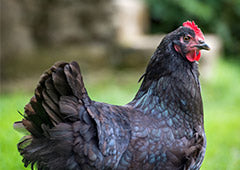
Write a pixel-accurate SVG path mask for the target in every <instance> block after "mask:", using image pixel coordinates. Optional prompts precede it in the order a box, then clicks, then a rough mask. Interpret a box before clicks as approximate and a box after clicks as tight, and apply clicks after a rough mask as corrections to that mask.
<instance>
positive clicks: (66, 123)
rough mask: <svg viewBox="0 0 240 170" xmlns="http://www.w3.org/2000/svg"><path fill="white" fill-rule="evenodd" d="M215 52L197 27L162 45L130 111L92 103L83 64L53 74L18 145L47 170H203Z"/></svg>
mask: <svg viewBox="0 0 240 170" xmlns="http://www.w3.org/2000/svg"><path fill="white" fill-rule="evenodd" d="M201 49H205V50H209V47H208V45H207V44H205V43H204V36H203V34H202V32H201V30H200V29H199V28H198V27H197V25H195V23H194V22H190V21H187V22H185V23H183V26H180V27H179V28H178V29H176V30H175V31H173V32H171V33H169V34H168V35H166V36H165V38H164V39H163V40H162V42H161V43H160V45H159V46H158V47H157V49H156V51H155V52H154V54H153V56H152V57H151V60H150V62H149V64H148V66H147V69H146V72H145V74H144V75H143V76H142V77H141V79H140V80H143V81H142V84H141V87H140V89H139V91H138V92H137V94H136V96H135V98H134V99H133V101H131V102H130V103H128V104H126V105H125V106H115V105H110V104H106V103H99V102H96V101H92V100H91V99H90V98H89V96H88V94H87V91H86V89H85V87H84V84H83V80H82V75H81V72H80V69H79V66H78V64H77V63H76V62H72V63H57V64H55V65H54V66H52V67H51V68H50V70H48V71H47V72H45V73H44V74H43V75H42V77H41V80H40V82H39V84H38V86H37V88H36V90H35V95H34V96H33V97H32V99H31V101H30V103H29V104H27V105H26V106H25V114H24V119H23V120H22V121H20V122H15V124H14V126H15V128H16V129H18V128H21V127H23V128H25V129H26V130H27V131H28V132H30V133H29V135H27V136H24V137H23V138H22V140H21V141H20V142H19V143H18V150H19V152H20V153H21V155H22V156H23V162H24V163H25V166H28V165H29V164H31V165H32V167H33V166H34V164H36V165H37V168H38V169H40V170H48V169H49V170H61V169H69V170H80V169H84V170H85V169H144V170H147V169H163V170H168V169H169V170H180V169H184V170H185V169H191V170H196V169H199V168H200V166H201V164H202V161H203V158H204V154H205V147H206V138H205V132H204V126H203V106H202V99H201V94H200V84H199V80H198V77H199V73H198V63H197V61H198V60H199V59H200V55H201V54H200V50H201Z"/></svg>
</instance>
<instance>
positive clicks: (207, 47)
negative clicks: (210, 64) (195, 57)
mask: <svg viewBox="0 0 240 170" xmlns="http://www.w3.org/2000/svg"><path fill="white" fill-rule="evenodd" d="M194 47H196V48H197V49H199V50H210V47H209V46H208V45H207V44H206V43H205V42H203V43H200V44H197V45H194Z"/></svg>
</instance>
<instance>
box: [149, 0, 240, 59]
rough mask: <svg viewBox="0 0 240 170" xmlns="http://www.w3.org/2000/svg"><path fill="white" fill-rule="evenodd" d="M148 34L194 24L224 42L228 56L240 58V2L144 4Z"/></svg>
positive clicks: (163, 0)
mask: <svg viewBox="0 0 240 170" xmlns="http://www.w3.org/2000/svg"><path fill="white" fill-rule="evenodd" d="M145 1H146V3H147V5H148V7H149V10H150V17H151V32H152V33H156V32H169V30H174V29H175V28H176V27H178V26H179V25H180V24H182V23H183V22H184V21H186V20H194V21H195V22H196V23H197V24H198V25H200V26H201V29H202V30H203V32H205V33H216V34H218V35H219V36H220V37H221V38H222V39H223V43H224V44H223V45H224V52H225V53H226V54H227V56H229V55H230V56H236V57H238V58H240V55H236V54H239V53H240V24H239V21H240V0H218V1H216V0H191V1H189V0H161V1H159V0H145Z"/></svg>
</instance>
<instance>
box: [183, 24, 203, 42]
mask: <svg viewBox="0 0 240 170" xmlns="http://www.w3.org/2000/svg"><path fill="white" fill-rule="evenodd" d="M183 26H184V27H188V28H191V29H193V31H194V32H195V34H196V36H198V37H199V38H201V39H203V40H204V35H203V33H202V31H201V30H200V28H198V26H197V25H196V24H195V22H194V21H192V22H191V21H186V22H184V23H183Z"/></svg>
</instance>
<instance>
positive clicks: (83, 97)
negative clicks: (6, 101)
mask: <svg viewBox="0 0 240 170" xmlns="http://www.w3.org/2000/svg"><path fill="white" fill-rule="evenodd" d="M90 102H91V100H90V99H89V97H88V95H87V91H86V89H85V87H84V83H83V80H82V76H81V72H80V69H79V66H78V64H77V63H76V62H72V63H69V64H68V63H63V62H60V63H56V64H55V65H54V66H52V67H51V68H50V69H49V70H48V71H46V72H45V73H44V74H43V75H42V76H41V80H40V82H39V84H38V86H37V88H36V90H35V95H34V96H33V97H32V98H31V100H30V102H29V103H28V104H27V105H26V106H25V108H24V109H25V114H24V119H23V120H22V121H19V122H15V124H14V127H15V128H16V129H19V128H20V129H26V130H27V131H28V132H29V135H27V136H24V137H23V138H22V139H21V140H20V142H19V143H18V150H19V152H20V154H21V155H22V156H23V162H24V163H25V166H28V165H29V164H31V165H32V168H33V166H34V164H35V163H36V164H37V167H38V169H87V167H86V166H89V167H90V166H97V165H93V164H94V163H93V162H91V161H95V160H96V159H101V154H100V153H99V151H98V149H97V148H96V146H97V139H96V138H97V137H96V136H97V132H96V124H95V122H94V121H93V120H92V118H91V117H90V116H89V115H88V113H87V111H86V107H85V104H89V103H90ZM90 144H91V147H88V146H89V145H90ZM84 157H87V158H88V159H85V158H84ZM89 158H92V160H91V159H90V160H89ZM81 164H82V165H83V166H82V167H81ZM84 166H85V168H84Z"/></svg>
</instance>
